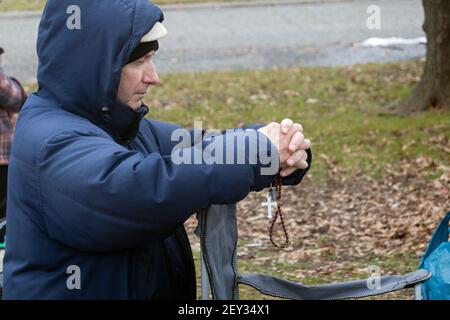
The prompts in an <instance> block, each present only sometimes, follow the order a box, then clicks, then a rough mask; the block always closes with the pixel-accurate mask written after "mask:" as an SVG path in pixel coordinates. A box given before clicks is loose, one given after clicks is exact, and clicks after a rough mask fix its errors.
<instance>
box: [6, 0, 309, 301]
mask: <svg viewBox="0 0 450 320" xmlns="http://www.w3.org/2000/svg"><path fill="white" fill-rule="evenodd" d="M72 3H73V1H66V0H49V1H48V2H47V4H46V7H45V10H44V12H43V15H42V19H41V23H40V26H39V34H38V42H37V52H38V56H39V69H38V84H39V89H38V91H37V92H36V93H34V94H32V95H30V97H29V98H28V99H27V101H26V103H25V105H24V107H23V109H22V111H21V113H20V116H19V120H18V124H17V129H16V135H15V138H14V142H13V147H12V155H11V161H10V167H9V181H10V184H9V189H8V209H7V225H8V228H7V235H6V239H7V240H6V255H5V261H4V298H5V299H195V298H196V283H195V270H194V263H193V257H192V252H191V249H190V244H189V240H188V237H187V234H186V232H185V229H184V227H183V223H184V222H185V221H186V220H187V219H188V218H189V217H190V216H191V215H192V214H193V213H195V212H196V211H198V210H200V209H201V208H207V207H208V206H209V205H211V204H228V203H235V202H237V201H239V200H241V199H243V198H245V196H246V195H247V194H248V193H249V192H251V191H259V190H262V189H263V188H266V187H268V186H270V184H271V183H272V181H273V180H274V178H275V177H276V174H277V173H274V174H265V175H264V174H261V169H262V168H263V167H264V164H263V163H262V161H260V160H261V159H260V158H259V156H258V157H257V161H256V163H246V164H236V165H215V164H208V165H207V164H174V163H173V162H172V160H171V156H170V155H171V151H172V149H173V147H174V145H175V142H173V141H171V134H172V133H173V131H174V130H176V129H179V128H180V127H179V126H177V125H175V124H170V123H164V122H158V121H155V120H149V119H146V118H144V116H145V114H146V113H147V112H148V108H147V106H145V105H144V104H143V103H142V98H143V97H144V95H145V91H146V89H147V88H148V86H150V85H154V84H156V83H157V82H158V78H157V74H156V70H155V69H154V65H153V62H152V61H151V57H152V55H153V53H154V51H156V50H157V48H158V42H157V40H158V39H159V38H161V37H162V36H164V35H165V33H166V30H165V28H164V27H163V26H162V22H163V14H162V12H161V10H160V9H159V8H158V7H156V6H154V5H153V4H151V3H149V2H148V1H147V0H117V1H109V0H98V1H91V0H81V1H77V2H76V3H77V5H76V6H74V5H72ZM140 70H144V73H142V74H141V73H140V72H141V71H140ZM138 78H139V79H138ZM135 79H138V80H139V81H137V82H134V80H135ZM285 124H288V127H289V128H291V130H290V131H289V132H292V129H293V128H294V127H296V125H293V124H292V122H291V121H287V122H285ZM259 127H260V128H261V127H262V126H259ZM257 128H258V127H254V128H253V129H249V130H253V131H254V132H255V133H256V134H255V135H254V136H253V138H252V136H245V139H246V140H245V143H246V144H249V143H253V142H255V141H256V140H259V139H262V138H266V135H267V134H268V132H267V130H266V131H264V130H256V129H257ZM264 128H265V127H263V128H261V129H264ZM294 131H295V130H294ZM299 131H300V129H298V125H297V130H296V133H295V134H291V136H290V139H291V140H290V141H291V142H292V141H296V143H293V144H295V145H296V147H294V149H292V150H291V151H292V153H291V154H292V156H291V157H293V158H292V159H291V162H290V166H288V165H286V166H285V168H286V169H285V172H284V174H283V175H284V176H285V177H284V178H283V184H285V185H295V184H298V183H299V182H300V181H301V179H302V177H303V176H304V174H305V173H306V171H307V169H306V167H307V164H306V162H305V161H306V160H308V163H309V162H310V161H311V160H310V159H311V158H310V155H311V154H310V152H309V150H307V149H309V148H308V147H309V142H308V141H307V140H303V139H302V138H301V137H303V135H301V134H297V132H299ZM242 134H243V133H242V132H239V131H236V133H233V134H228V135H229V136H231V137H232V136H233V135H234V136H235V137H237V136H239V135H242ZM224 135H226V134H225V133H224ZM295 137H297V138H295ZM252 139H253V140H252ZM202 143H205V144H206V143H214V139H212V140H210V141H209V142H202ZM192 148H194V147H192ZM192 148H186V149H185V150H184V152H187V153H191V152H192V151H193V150H192ZM236 148H237V149H238V148H239V146H238V147H236ZM258 148H259V150H257V155H259V154H260V152H266V153H267V154H269V155H271V156H275V157H280V158H282V157H281V150H282V147H280V145H276V146H275V145H274V143H272V142H271V141H270V140H268V142H267V143H266V144H263V145H262V146H261V145H260V146H259V147H258ZM277 148H279V149H277ZM283 148H284V149H283V150H286V148H287V147H283ZM300 149H301V150H300ZM296 150H297V151H296ZM305 150H307V152H308V155H309V157H308V159H306V156H305V155H306V153H305ZM236 151H239V150H236ZM294 151H295V152H294ZM300 151H301V153H299V152H300ZM278 152H279V154H278ZM300 154H301V155H302V156H301V159H300V158H299V157H300ZM294 155H297V158H295V157H294ZM251 156H252V155H250V154H249V155H246V159H247V160H248V159H249V158H250V157H251ZM287 158H288V157H286V159H287ZM294 158H295V159H294ZM294 160H295V161H294ZM247 162H250V161H247ZM281 163H283V164H286V163H288V160H285V161H281ZM297 169H298V170H297Z"/></svg>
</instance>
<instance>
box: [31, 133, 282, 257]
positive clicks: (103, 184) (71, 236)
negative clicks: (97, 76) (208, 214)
mask: <svg viewBox="0 0 450 320" xmlns="http://www.w3.org/2000/svg"><path fill="white" fill-rule="evenodd" d="M240 135H243V132H236V133H234V134H229V135H227V137H226V138H238V137H239V136H240ZM260 135H262V134H260V133H258V134H254V135H245V136H243V138H244V140H245V143H246V144H249V143H252V142H255V141H256V140H258V139H260V138H261V136H260ZM223 138H225V136H220V137H217V138H216V139H212V140H211V141H209V142H204V143H203V144H204V145H203V147H207V146H209V147H217V149H219V148H224V146H225V144H224V143H223V141H222V139H223ZM240 138H242V137H240ZM264 141H266V144H265V145H262V144H260V145H259V150H258V154H259V153H264V152H265V153H266V154H268V155H270V156H275V157H278V153H277V151H276V147H275V146H274V145H272V144H271V143H270V142H267V141H268V140H267V139H265V140H264ZM242 147H244V146H242V145H239V144H236V145H235V148H236V150H235V152H239V151H242V150H239V148H242ZM194 152H196V150H195V147H190V148H184V149H182V150H180V153H182V154H184V155H186V154H187V155H192V154H193V153H194ZM250 156H251V154H250V153H249V152H247V153H246V157H248V158H247V160H249V157H250ZM246 163H247V164H241V165H239V164H238V165H220V164H211V165H207V164H175V163H174V162H173V161H172V159H171V157H170V156H169V155H162V154H160V153H156V152H154V153H151V154H150V155H148V156H146V157H145V156H144V155H143V154H141V153H138V152H136V151H130V150H128V149H126V148H124V147H122V146H120V145H118V144H116V143H115V142H114V141H112V140H111V139H109V138H108V137H100V136H92V135H83V134H75V133H73V132H68V133H62V134H59V135H57V136H56V137H53V138H51V139H50V140H48V141H47V142H46V144H45V145H44V147H43V148H42V150H41V152H40V154H39V157H38V166H37V175H38V178H39V188H40V194H41V205H42V208H43V212H44V219H45V221H46V226H47V232H48V234H49V236H50V237H51V238H53V239H55V240H56V241H59V242H61V243H63V244H65V245H68V246H71V247H74V248H77V249H78V250H85V251H113V250H120V249H125V248H129V247H133V246H136V245H140V244H145V243H149V242H151V241H154V240H156V239H162V238H165V237H166V236H168V235H169V234H170V233H171V232H172V231H173V230H174V229H175V228H177V227H178V226H179V225H180V224H182V223H183V222H184V221H185V220H186V219H187V218H188V217H189V216H190V215H191V214H193V213H194V212H195V211H197V210H199V209H201V208H205V207H207V206H209V205H211V204H229V203H235V202H238V201H240V200H241V199H243V198H244V197H245V196H246V195H247V194H248V193H249V192H250V191H251V190H253V189H255V188H262V187H264V186H268V185H269V184H270V183H271V181H272V180H273V178H274V176H275V175H262V174H261V169H263V168H264V164H262V163H261V161H260V159H259V158H258V159H257V161H256V164H248V163H249V162H246Z"/></svg>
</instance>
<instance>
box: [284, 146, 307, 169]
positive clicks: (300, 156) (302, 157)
mask: <svg viewBox="0 0 450 320" xmlns="http://www.w3.org/2000/svg"><path fill="white" fill-rule="evenodd" d="M307 159H308V154H307V153H306V152H305V151H304V150H298V151H296V152H295V153H294V154H293V155H292V156H290V157H289V159H288V160H287V161H286V164H287V165H288V166H289V167H296V168H297V169H300V166H302V167H304V166H305V165H306V167H307V166H308V163H307V162H306V160H307Z"/></svg>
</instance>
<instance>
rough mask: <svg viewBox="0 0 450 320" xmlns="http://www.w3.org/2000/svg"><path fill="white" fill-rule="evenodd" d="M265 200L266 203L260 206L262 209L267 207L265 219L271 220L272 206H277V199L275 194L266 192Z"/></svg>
mask: <svg viewBox="0 0 450 320" xmlns="http://www.w3.org/2000/svg"><path fill="white" fill-rule="evenodd" d="M266 199H267V202H263V203H262V204H261V205H262V206H263V207H267V218H269V219H272V206H276V205H277V197H276V195H275V192H273V191H271V192H268V193H267V195H266ZM275 208H276V207H275Z"/></svg>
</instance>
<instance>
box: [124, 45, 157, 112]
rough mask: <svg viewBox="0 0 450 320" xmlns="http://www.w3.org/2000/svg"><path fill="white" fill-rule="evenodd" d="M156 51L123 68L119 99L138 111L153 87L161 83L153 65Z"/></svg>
mask: <svg viewBox="0 0 450 320" xmlns="http://www.w3.org/2000/svg"><path fill="white" fill-rule="evenodd" d="M154 55H155V52H154V51H151V52H150V53H148V54H146V55H145V56H143V57H142V58H140V59H138V60H136V61H133V62H131V63H129V64H126V65H125V66H124V67H123V68H122V74H121V76H120V83H119V90H118V93H117V99H118V100H119V101H120V102H122V103H125V104H127V105H128V106H130V107H131V108H132V109H134V110H137V109H139V107H140V106H141V104H142V100H143V99H144V97H145V96H146V94H147V89H148V87H149V86H151V85H156V84H158V83H159V77H158V73H157V72H156V67H155V65H154V64H153V61H152V57H153V56H154Z"/></svg>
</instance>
